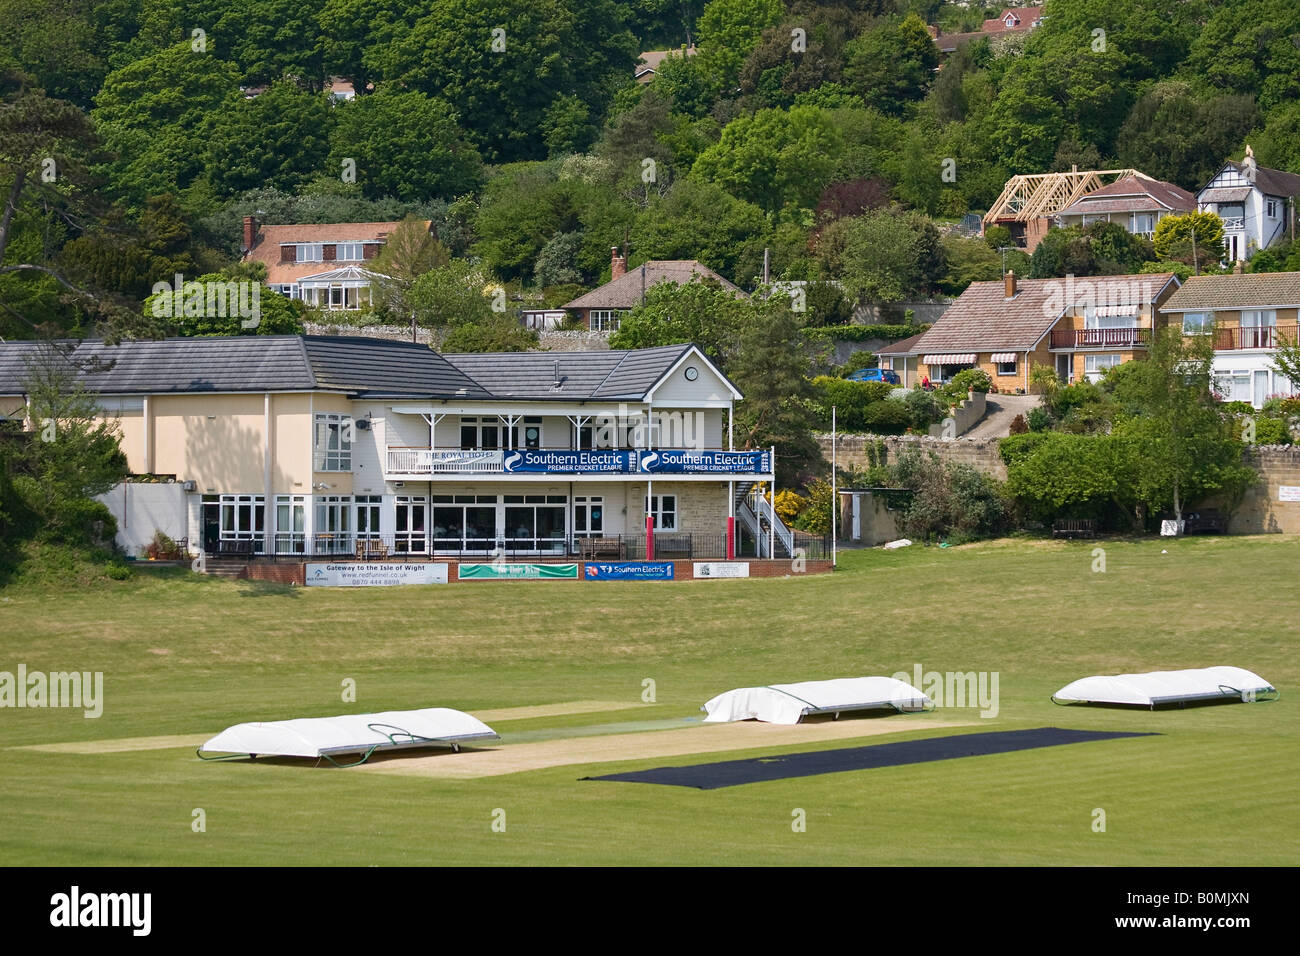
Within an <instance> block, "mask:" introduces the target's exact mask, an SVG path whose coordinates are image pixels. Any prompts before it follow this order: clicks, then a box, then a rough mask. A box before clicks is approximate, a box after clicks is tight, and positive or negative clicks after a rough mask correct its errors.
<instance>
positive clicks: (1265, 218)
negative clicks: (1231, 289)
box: [1196, 146, 1300, 262]
mask: <svg viewBox="0 0 1300 956" xmlns="http://www.w3.org/2000/svg"><path fill="white" fill-rule="evenodd" d="M1297 196H1300V176H1297V175H1296V174H1295V173H1284V172H1282V171H1280V170H1277V169H1266V168H1264V167H1262V166H1260V165H1259V164H1258V163H1256V162H1255V151H1254V150H1252V149H1251V148H1250V147H1249V146H1247V147H1246V157H1245V159H1243V160H1242V161H1241V162H1240V163H1236V162H1232V161H1229V162H1227V163H1224V165H1223V168H1222V169H1220V170H1219V171H1218V172H1217V173H1216V174H1215V175H1214V176H1213V177H1211V179H1210V181H1209V182H1208V183H1206V184H1205V186H1204V187H1203V188H1202V189H1201V191H1200V192H1198V193H1197V194H1196V206H1197V209H1199V210H1200V211H1201V212H1213V213H1217V214H1218V215H1219V218H1220V219H1222V220H1223V246H1224V258H1225V259H1227V261H1229V262H1245V261H1246V260H1247V259H1249V258H1250V257H1251V256H1253V255H1254V254H1255V253H1256V252H1258V251H1259V250H1260V249H1267V248H1268V247H1269V246H1271V245H1274V244H1276V243H1279V242H1282V241H1283V240H1284V239H1288V238H1291V237H1292V236H1293V235H1294V231H1295V226H1294V221H1295V200H1296V197H1297Z"/></svg>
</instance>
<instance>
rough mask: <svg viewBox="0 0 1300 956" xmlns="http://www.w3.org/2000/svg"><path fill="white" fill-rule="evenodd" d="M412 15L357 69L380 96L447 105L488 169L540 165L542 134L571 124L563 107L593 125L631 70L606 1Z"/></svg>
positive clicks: (495, 5) (628, 43)
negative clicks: (412, 96)
mask: <svg viewBox="0 0 1300 956" xmlns="http://www.w3.org/2000/svg"><path fill="white" fill-rule="evenodd" d="M421 12H422V13H423V15H422V16H420V17H419V19H418V20H416V21H415V24H414V25H413V26H412V27H410V28H409V29H395V30H394V31H393V36H392V38H391V39H390V40H388V41H387V42H381V43H377V44H371V46H370V47H369V49H367V50H366V51H365V52H364V53H363V54H362V60H363V63H364V65H365V68H366V70H367V71H368V72H369V73H370V74H372V75H373V76H375V77H376V85H377V86H379V88H380V89H381V90H382V89H384V88H385V87H393V88H402V89H408V90H417V91H420V92H423V93H425V94H427V95H429V96H430V97H434V98H436V99H439V100H443V101H446V102H448V103H450V104H451V106H452V108H453V109H455V110H456V111H457V112H458V113H459V114H460V116H461V117H462V120H463V122H464V124H465V127H466V129H467V130H468V132H469V135H470V138H471V139H472V141H473V142H474V143H475V145H476V146H477V147H478V148H479V150H480V151H481V152H482V154H483V156H484V157H485V158H486V159H487V160H488V161H489V162H493V163H503V162H513V161H517V160H522V159H540V158H542V157H544V156H546V155H547V153H548V149H547V144H546V140H545V132H544V131H546V130H547V129H548V124H549V132H551V133H552V134H553V139H555V138H556V137H559V136H561V134H560V133H559V132H558V131H559V130H560V128H561V127H562V126H563V125H564V123H565V122H568V123H570V124H571V121H572V119H573V116H574V115H575V114H574V112H573V109H572V107H573V101H572V100H569V99H562V98H567V97H576V99H577V100H578V101H580V102H581V103H582V104H583V105H584V106H585V107H586V108H587V110H588V115H589V118H590V121H591V122H592V123H593V124H598V123H599V122H600V121H601V120H602V119H603V117H604V110H605V107H606V104H607V103H608V102H609V100H610V98H611V96H612V95H613V92H614V90H615V89H616V88H617V87H618V86H621V85H623V84H624V83H626V82H627V78H628V77H629V76H630V75H631V72H632V67H633V64H634V62H635V60H636V53H637V44H636V39H635V38H634V37H633V36H632V34H631V33H629V32H628V31H627V30H626V28H625V27H624V24H623V16H622V13H621V12H620V10H619V7H618V5H617V4H616V3H614V2H613V0H582V2H578V0H441V2H438V3H434V4H428V5H426V6H424V7H423V10H422V11H421ZM557 101H559V102H558V103H557ZM566 104H567V105H566ZM579 125H580V126H581V125H582V122H580V123H579ZM570 131H571V125H570ZM556 141H557V142H558V139H557V140H556Z"/></svg>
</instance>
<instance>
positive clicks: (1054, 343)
mask: <svg viewBox="0 0 1300 956" xmlns="http://www.w3.org/2000/svg"><path fill="white" fill-rule="evenodd" d="M1150 338H1151V330H1150V329H1066V330H1064V331H1059V332H1058V331H1054V332H1052V339H1051V348H1054V349H1119V348H1144V347H1145V346H1146V344H1147V342H1148V341H1149V340H1150Z"/></svg>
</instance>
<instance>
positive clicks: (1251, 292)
mask: <svg viewBox="0 0 1300 956" xmlns="http://www.w3.org/2000/svg"><path fill="white" fill-rule="evenodd" d="M1160 312H1161V314H1162V315H1163V316H1165V317H1166V318H1167V321H1168V322H1169V323H1170V324H1173V325H1176V326H1178V325H1181V327H1182V329H1183V334H1184V335H1209V336H1212V337H1213V341H1214V364H1213V366H1212V368H1213V372H1214V381H1215V387H1216V390H1217V391H1218V392H1219V394H1220V395H1221V396H1223V398H1224V400H1225V401H1231V402H1249V403H1250V404H1251V405H1253V406H1254V407H1255V408H1260V407H1261V406H1263V404H1264V402H1265V401H1266V400H1267V399H1268V398H1269V397H1271V396H1273V395H1291V394H1293V393H1294V392H1295V391H1296V390H1297V388H1300V383H1297V382H1291V381H1289V380H1288V379H1287V378H1286V377H1285V376H1283V375H1279V374H1278V373H1277V372H1276V371H1275V370H1274V369H1273V356H1274V354H1275V350H1276V348H1277V346H1278V345H1279V344H1280V343H1288V344H1294V343H1295V341H1296V333H1297V331H1298V326H1300V272H1265V273H1258V274H1255V275H1211V276H1192V277H1191V278H1189V279H1188V280H1187V281H1186V282H1185V283H1184V284H1183V286H1182V288H1181V289H1179V290H1178V291H1177V292H1176V293H1174V294H1173V295H1172V296H1170V297H1169V299H1168V301H1166V302H1165V303H1164V304H1163V305H1161V307H1160Z"/></svg>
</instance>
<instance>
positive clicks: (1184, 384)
mask: <svg viewBox="0 0 1300 956" xmlns="http://www.w3.org/2000/svg"><path fill="white" fill-rule="evenodd" d="M1213 358H1214V346H1213V343H1212V341H1211V336H1206V335H1193V336H1184V335H1183V334H1182V329H1181V328H1177V327H1168V328H1164V329H1159V330H1157V331H1156V332H1155V333H1154V334H1153V335H1152V337H1151V341H1150V343H1149V345H1148V347H1147V357H1146V359H1145V360H1144V361H1139V362H1131V363H1126V364H1127V365H1129V366H1132V367H1131V368H1127V369H1125V371H1126V374H1124V375H1122V376H1117V378H1116V381H1115V383H1114V385H1113V389H1114V396H1115V399H1116V400H1117V401H1118V402H1120V404H1121V405H1124V406H1127V407H1129V408H1131V409H1135V410H1136V411H1137V414H1132V415H1128V416H1124V417H1123V418H1122V420H1121V421H1119V422H1118V423H1117V424H1116V427H1115V434H1117V435H1123V436H1127V437H1129V438H1132V439H1133V440H1135V441H1136V442H1138V443H1139V448H1138V454H1137V467H1136V469H1135V480H1134V487H1135V489H1136V493H1137V497H1138V499H1139V500H1140V501H1142V502H1143V503H1145V504H1146V505H1148V506H1149V507H1151V508H1152V509H1163V508H1166V507H1172V509H1173V512H1174V519H1175V520H1177V521H1181V520H1182V516H1183V509H1184V507H1185V506H1186V505H1187V503H1188V502H1189V501H1196V500H1198V499H1200V498H1203V497H1205V496H1206V495H1209V494H1215V493H1219V494H1223V495H1224V496H1225V497H1227V498H1229V499H1232V498H1234V497H1235V496H1236V495H1237V494H1239V492H1240V491H1241V490H1242V489H1244V488H1245V487H1246V486H1247V485H1248V484H1249V483H1250V482H1251V481H1254V480H1255V478H1256V475H1255V473H1254V471H1253V470H1252V469H1250V468H1246V467H1245V466H1243V465H1242V464H1241V443H1240V442H1239V441H1237V440H1236V439H1235V438H1234V437H1232V436H1230V435H1229V434H1228V432H1227V428H1226V425H1227V422H1226V420H1225V417H1224V414H1223V410H1222V408H1221V407H1220V406H1219V404H1218V402H1217V401H1216V400H1215V398H1214V393H1213V390H1212V387H1211V386H1212V379H1211V371H1210V369H1211V365H1212V362H1213Z"/></svg>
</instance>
